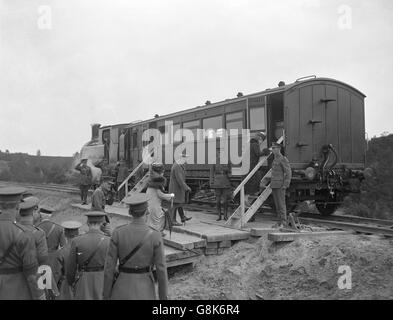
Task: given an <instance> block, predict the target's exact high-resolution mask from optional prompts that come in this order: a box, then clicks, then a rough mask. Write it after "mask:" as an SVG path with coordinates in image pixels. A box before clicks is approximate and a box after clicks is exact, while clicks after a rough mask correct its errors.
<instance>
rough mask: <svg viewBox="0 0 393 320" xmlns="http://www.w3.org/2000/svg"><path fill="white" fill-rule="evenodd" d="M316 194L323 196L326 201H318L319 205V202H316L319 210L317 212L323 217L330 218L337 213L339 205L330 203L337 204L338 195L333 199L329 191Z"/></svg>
mask: <svg viewBox="0 0 393 320" xmlns="http://www.w3.org/2000/svg"><path fill="white" fill-rule="evenodd" d="M315 193H316V194H319V195H323V196H324V198H325V199H326V200H325V201H326V202H325V203H324V202H320V201H318V202H319V203H318V202H317V201H316V202H317V203H315V207H316V208H317V210H318V211H319V213H320V214H321V215H323V216H329V215H331V214H332V213H334V212H335V211H336V209H337V207H338V205H337V203H329V201H330V202H336V201H337V198H338V197H337V193H336V194H335V195H334V196H333V197H331V195H330V194H329V191H328V190H320V191H319V192H315ZM322 201H323V200H322Z"/></svg>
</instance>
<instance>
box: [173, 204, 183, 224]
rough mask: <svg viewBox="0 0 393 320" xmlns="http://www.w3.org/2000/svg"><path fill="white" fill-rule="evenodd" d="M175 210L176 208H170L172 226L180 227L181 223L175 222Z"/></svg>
mask: <svg viewBox="0 0 393 320" xmlns="http://www.w3.org/2000/svg"><path fill="white" fill-rule="evenodd" d="M177 210H178V208H172V212H171V216H172V217H171V219H172V226H181V223H179V222H177V221H176V211H177Z"/></svg>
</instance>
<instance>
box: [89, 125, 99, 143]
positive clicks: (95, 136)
mask: <svg viewBox="0 0 393 320" xmlns="http://www.w3.org/2000/svg"><path fill="white" fill-rule="evenodd" d="M100 127H101V124H99V123H93V124H92V125H91V140H92V141H95V140H98V135H99V129H100Z"/></svg>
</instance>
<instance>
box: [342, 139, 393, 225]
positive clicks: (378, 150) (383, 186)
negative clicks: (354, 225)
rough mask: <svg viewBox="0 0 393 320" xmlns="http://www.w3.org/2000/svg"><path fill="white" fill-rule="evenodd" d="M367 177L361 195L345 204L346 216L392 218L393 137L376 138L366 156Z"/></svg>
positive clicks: (370, 143)
mask: <svg viewBox="0 0 393 320" xmlns="http://www.w3.org/2000/svg"><path fill="white" fill-rule="evenodd" d="M366 166H367V167H369V168H371V169H372V175H369V176H366V178H365V179H364V180H363V182H362V185H361V193H360V194H355V195H351V196H350V198H349V199H348V200H347V201H345V202H344V210H345V212H346V213H349V214H354V215H359V216H362V217H370V218H379V219H393V134H390V135H386V136H382V137H379V138H373V139H371V141H370V142H369V149H368V151H367V154H366Z"/></svg>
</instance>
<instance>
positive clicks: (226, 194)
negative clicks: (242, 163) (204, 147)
mask: <svg viewBox="0 0 393 320" xmlns="http://www.w3.org/2000/svg"><path fill="white" fill-rule="evenodd" d="M220 154H221V149H220V148H217V154H216V164H213V165H212V166H211V168H210V188H212V189H214V191H215V195H216V208H217V213H218V219H217V221H220V220H221V216H222V215H221V207H223V209H224V220H227V219H228V205H229V201H230V200H231V182H230V181H229V173H230V171H231V165H230V164H221V163H220Z"/></svg>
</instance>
